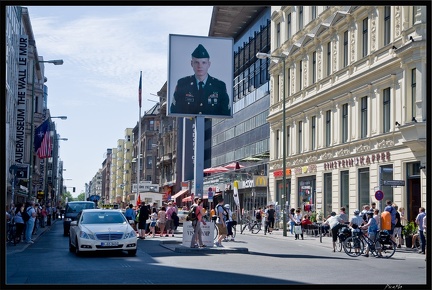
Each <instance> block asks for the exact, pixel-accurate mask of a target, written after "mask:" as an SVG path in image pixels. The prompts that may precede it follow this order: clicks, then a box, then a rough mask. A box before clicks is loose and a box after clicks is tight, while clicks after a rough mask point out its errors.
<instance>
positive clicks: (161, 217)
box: [157, 206, 166, 237]
mask: <svg viewBox="0 0 432 290" xmlns="http://www.w3.org/2000/svg"><path fill="white" fill-rule="evenodd" d="M165 223H166V209H165V207H164V206H163V207H162V208H161V209H160V210H159V212H158V219H157V226H158V228H159V231H160V236H161V237H163V235H164V230H165Z"/></svg>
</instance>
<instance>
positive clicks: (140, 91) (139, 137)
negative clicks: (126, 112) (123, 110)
mask: <svg viewBox="0 0 432 290" xmlns="http://www.w3.org/2000/svg"><path fill="white" fill-rule="evenodd" d="M141 96H142V71H140V80H139V88H138V104H139V115H138V154H137V158H138V160H137V161H138V163H137V164H138V168H137V191H136V192H137V195H136V196H135V202H137V201H138V198H137V197H138V196H140V192H139V188H140V173H141V172H140V169H141V99H142V97H141Z"/></svg>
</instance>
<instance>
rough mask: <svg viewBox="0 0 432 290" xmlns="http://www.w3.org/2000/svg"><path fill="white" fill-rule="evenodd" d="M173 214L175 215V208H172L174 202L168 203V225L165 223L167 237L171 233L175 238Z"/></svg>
mask: <svg viewBox="0 0 432 290" xmlns="http://www.w3.org/2000/svg"><path fill="white" fill-rule="evenodd" d="M173 213H175V208H174V207H173V206H172V202H171V201H170V202H168V207H167V210H166V223H165V229H166V235H165V237H168V236H169V235H170V233H171V236H172V237H174V229H175V225H174V219H173Z"/></svg>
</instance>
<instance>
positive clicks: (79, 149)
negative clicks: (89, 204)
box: [26, 6, 213, 196]
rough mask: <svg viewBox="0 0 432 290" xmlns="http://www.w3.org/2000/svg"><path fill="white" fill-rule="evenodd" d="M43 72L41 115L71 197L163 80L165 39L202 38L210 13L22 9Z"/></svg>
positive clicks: (182, 9)
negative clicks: (52, 134)
mask: <svg viewBox="0 0 432 290" xmlns="http://www.w3.org/2000/svg"><path fill="white" fill-rule="evenodd" d="M26 7H27V8H28V11H29V15H30V21H31V23H32V27H33V33H34V37H35V40H36V47H37V50H38V54H39V55H40V56H43V57H44V60H54V59H63V60H64V64H63V65H62V66H54V65H52V64H45V76H46V77H47V79H48V81H47V82H46V85H47V86H48V108H49V109H50V112H51V116H62V115H66V116H68V119H67V120H60V119H53V121H54V122H55V123H56V126H57V132H58V133H59V134H60V137H61V138H68V141H60V153H59V154H60V158H61V159H62V160H63V164H64V168H65V169H66V171H65V172H64V173H63V176H64V178H66V179H71V180H66V181H65V185H66V186H67V187H68V191H70V192H71V193H72V189H71V187H76V192H75V193H72V194H73V196H77V195H78V194H79V193H81V192H83V191H84V190H85V186H84V185H85V183H88V182H89V181H90V180H91V179H92V178H93V176H94V175H95V174H96V172H97V171H98V169H99V168H101V167H102V162H103V160H104V154H105V153H106V151H107V149H108V148H114V147H116V146H117V140H118V139H123V138H124V132H125V129H126V128H133V127H135V125H136V124H137V122H138V118H139V107H138V85H139V74H140V71H142V74H143V82H142V86H143V88H142V100H143V104H142V114H143V113H144V111H145V110H148V109H150V108H151V107H152V106H154V104H155V102H152V101H149V100H148V99H151V100H155V101H157V100H158V98H157V97H155V96H153V95H152V94H156V93H157V92H158V91H159V90H160V89H161V87H162V86H163V85H164V83H165V82H166V80H167V77H168V71H167V68H168V41H169V34H183V35H196V36H208V31H209V25H210V20H211V13H212V9H213V8H212V6H193V7H192V6H189V7H188V6H176V7H174V6H163V7H162V6H160V7H152V6H126V7H124V6H111V7H108V6H74V7H66V6H26Z"/></svg>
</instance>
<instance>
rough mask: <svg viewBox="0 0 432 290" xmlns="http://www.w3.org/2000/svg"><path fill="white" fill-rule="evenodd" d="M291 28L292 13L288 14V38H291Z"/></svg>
mask: <svg viewBox="0 0 432 290" xmlns="http://www.w3.org/2000/svg"><path fill="white" fill-rule="evenodd" d="M291 30H292V24H291V13H290V14H288V15H287V40H289V39H290V38H291V35H292V34H291Z"/></svg>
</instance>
